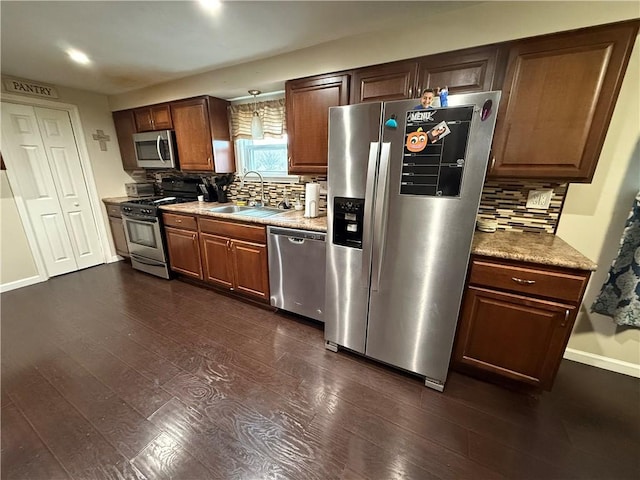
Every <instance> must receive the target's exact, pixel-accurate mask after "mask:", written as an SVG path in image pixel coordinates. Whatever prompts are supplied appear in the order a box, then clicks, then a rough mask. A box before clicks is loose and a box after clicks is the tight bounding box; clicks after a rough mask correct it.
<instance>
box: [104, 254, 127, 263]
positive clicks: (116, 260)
mask: <svg viewBox="0 0 640 480" xmlns="http://www.w3.org/2000/svg"><path fill="white" fill-rule="evenodd" d="M120 260H124V258H123V257H121V256H120V255H113V256H112V257H111V258H109V259H108V260H107V263H113V262H119V261H120Z"/></svg>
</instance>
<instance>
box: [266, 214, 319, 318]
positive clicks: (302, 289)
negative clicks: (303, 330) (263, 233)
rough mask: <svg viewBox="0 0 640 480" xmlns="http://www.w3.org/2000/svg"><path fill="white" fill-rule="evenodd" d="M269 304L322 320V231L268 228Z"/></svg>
mask: <svg viewBox="0 0 640 480" xmlns="http://www.w3.org/2000/svg"><path fill="white" fill-rule="evenodd" d="M267 231H268V233H269V235H268V240H267V242H268V248H269V289H270V290H271V305H273V306H274V307H277V308H281V309H283V310H288V311H290V312H294V313H298V314H300V315H304V316H305V317H309V318H313V319H315V320H320V321H321V322H324V277H325V257H326V254H325V238H326V236H327V235H326V234H325V233H322V232H311V231H307V230H296V229H293V228H282V227H271V226H270V227H268V228H267Z"/></svg>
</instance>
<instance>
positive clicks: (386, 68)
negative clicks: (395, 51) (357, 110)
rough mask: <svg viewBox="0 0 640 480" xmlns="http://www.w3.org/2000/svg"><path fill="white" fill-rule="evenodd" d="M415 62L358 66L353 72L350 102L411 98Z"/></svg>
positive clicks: (415, 68)
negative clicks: (367, 66) (366, 66)
mask: <svg viewBox="0 0 640 480" xmlns="http://www.w3.org/2000/svg"><path fill="white" fill-rule="evenodd" d="M417 67H418V65H417V63H416V62H397V63H388V64H385V65H377V66H375V67H369V68H360V69H358V70H356V71H355V72H354V73H353V79H352V82H351V103H362V102H383V101H388V100H404V99H406V98H413V97H414V96H417V94H416V95H414V93H416V92H415V85H416V71H417Z"/></svg>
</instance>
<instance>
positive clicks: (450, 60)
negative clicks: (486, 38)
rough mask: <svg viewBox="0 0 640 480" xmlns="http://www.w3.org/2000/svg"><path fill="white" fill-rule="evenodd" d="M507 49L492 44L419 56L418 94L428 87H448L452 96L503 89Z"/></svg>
mask: <svg viewBox="0 0 640 480" xmlns="http://www.w3.org/2000/svg"><path fill="white" fill-rule="evenodd" d="M505 57H506V52H505V48H500V47H499V46H495V45H490V46H486V47H480V48H470V49H466V50H458V51H455V52H448V53H442V54H438V55H430V56H428V57H423V58H421V59H419V62H418V84H417V88H416V97H418V96H420V95H421V93H422V91H423V90H424V89H426V88H432V89H438V88H443V87H447V88H448V90H449V94H450V95H455V94H457V93H474V92H487V91H490V90H496V89H498V90H499V89H500V86H501V84H502V77H503V72H504V59H505Z"/></svg>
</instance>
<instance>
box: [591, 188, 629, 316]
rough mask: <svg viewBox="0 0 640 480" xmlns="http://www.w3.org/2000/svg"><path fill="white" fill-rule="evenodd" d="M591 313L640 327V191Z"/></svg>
mask: <svg viewBox="0 0 640 480" xmlns="http://www.w3.org/2000/svg"><path fill="white" fill-rule="evenodd" d="M591 311H592V312H595V313H601V314H602V315H607V316H608V317H612V318H613V321H614V322H616V323H617V324H618V325H629V326H633V327H639V328H640V192H639V193H638V195H636V199H635V201H634V204H633V208H632V209H631V213H630V214H629V218H628V219H627V223H626V224H625V226H624V232H623V233H622V240H621V241H620V250H619V251H618V257H617V258H616V259H615V260H614V261H613V264H612V265H611V268H610V269H609V277H608V278H607V281H606V282H605V283H604V285H603V286H602V290H601V291H600V293H599V294H598V297H597V298H596V299H595V301H594V302H593V305H591Z"/></svg>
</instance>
